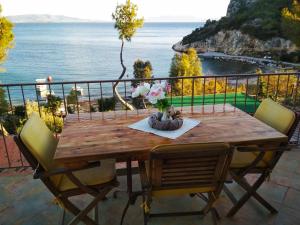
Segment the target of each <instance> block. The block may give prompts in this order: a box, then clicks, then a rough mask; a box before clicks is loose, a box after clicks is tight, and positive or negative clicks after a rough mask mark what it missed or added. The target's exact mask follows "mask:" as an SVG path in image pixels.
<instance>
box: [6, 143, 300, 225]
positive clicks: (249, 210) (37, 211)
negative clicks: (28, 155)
mask: <svg viewBox="0 0 300 225" xmlns="http://www.w3.org/2000/svg"><path fill="white" fill-rule="evenodd" d="M29 173H30V171H25V172H24V171H23V172H21V173H20V172H13V171H3V172H2V173H1V174H0V225H12V224H14V225H17V224H18V225H21V224H24V225H25V224H26V225H27V224H28V225H31V224H33V225H35V224H37V225H43V224H49V225H54V224H59V219H60V216H61V209H60V208H59V207H58V206H57V205H56V204H54V202H53V196H52V195H51V194H50V193H49V192H48V191H47V189H46V188H45V187H44V185H43V184H42V183H41V182H40V181H39V180H33V179H32V176H31V175H30V174H29ZM249 179H252V177H249ZM119 180H120V182H121V186H120V188H121V189H122V188H125V186H126V182H125V181H126V178H125V177H119ZM134 187H135V189H139V187H140V185H139V178H138V176H134ZM229 188H230V189H231V190H232V191H234V193H235V194H236V195H241V194H243V190H242V189H240V188H239V187H238V186H237V185H235V184H231V185H230V186H229ZM259 193H260V194H262V195H263V196H264V197H265V198H266V199H267V200H268V201H269V202H270V203H272V204H273V205H274V206H275V207H276V208H277V209H278V210H279V213H278V214H277V215H270V214H269V213H268V212H267V211H266V210H265V209H264V208H262V207H261V206H260V205H259V204H258V203H257V202H256V201H255V200H250V201H249V202H248V203H247V204H246V205H245V206H244V207H243V208H242V209H241V210H240V211H239V212H238V214H237V215H236V216H235V217H234V218H231V219H229V218H226V216H225V215H226V213H227V212H228V210H229V208H230V207H231V206H232V204H231V203H230V201H229V200H228V198H227V197H226V196H225V194H223V193H222V195H221V197H220V199H219V200H218V202H217V204H216V208H217V209H218V211H219V213H220V215H221V217H222V219H221V222H220V224H221V225H222V224H226V225H235V224H239V225H250V224H251V225H252V224H255V225H298V224H300V213H299V208H300V148H298V149H296V148H295V149H293V150H292V151H290V152H287V153H285V154H284V155H283V157H282V158H281V160H280V162H279V163H278V165H277V167H276V169H275V171H274V172H273V174H272V177H271V179H270V181H269V182H266V183H264V185H263V186H262V187H261V188H260V190H259ZM126 199H127V196H126V194H125V193H120V194H119V196H118V198H117V199H114V198H113V197H112V196H111V194H110V195H109V196H108V200H106V201H104V202H101V205H100V216H101V222H100V224H108V225H115V224H119V222H120V217H121V213H122V210H123V207H124V206H125V203H126ZM88 200H89V197H88V196H86V198H82V197H81V198H77V199H74V201H76V203H77V204H79V205H83V204H85V203H86V202H87V201H88ZM140 205H141V199H140V198H138V201H137V202H136V204H135V205H134V206H131V207H130V208H129V211H128V214H127V216H126V219H125V223H124V224H126V225H140V224H143V216H142V210H141V208H140ZM202 205H203V204H202V202H201V200H200V199H197V198H190V197H189V196H185V197H176V198H163V199H154V201H153V205H152V209H153V211H154V212H155V211H156V212H157V211H160V212H162V211H176V210H199V209H200V208H201V206H202ZM70 218H71V216H70V215H68V217H67V219H70ZM151 224H153V225H196V224H205V225H210V224H212V220H211V216H209V215H208V216H206V217H204V218H202V217H200V216H189V217H178V218H174V217H171V218H153V219H152V218H151V220H150V222H149V225H151Z"/></svg>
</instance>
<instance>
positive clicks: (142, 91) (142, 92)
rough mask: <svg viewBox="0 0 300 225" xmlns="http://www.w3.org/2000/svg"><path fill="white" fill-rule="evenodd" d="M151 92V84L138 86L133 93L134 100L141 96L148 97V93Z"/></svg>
mask: <svg viewBox="0 0 300 225" xmlns="http://www.w3.org/2000/svg"><path fill="white" fill-rule="evenodd" d="M149 91H150V84H148V83H144V84H141V85H140V86H138V87H137V88H136V89H134V90H133V92H132V95H131V96H132V98H136V97H139V96H146V95H147V93H148V92H149Z"/></svg>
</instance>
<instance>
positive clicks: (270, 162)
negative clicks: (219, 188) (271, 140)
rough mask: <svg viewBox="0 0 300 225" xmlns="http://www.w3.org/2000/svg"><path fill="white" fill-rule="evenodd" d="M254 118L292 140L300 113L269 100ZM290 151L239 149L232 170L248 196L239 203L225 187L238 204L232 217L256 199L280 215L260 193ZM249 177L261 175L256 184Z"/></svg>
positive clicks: (279, 147) (283, 148) (277, 147)
mask: <svg viewBox="0 0 300 225" xmlns="http://www.w3.org/2000/svg"><path fill="white" fill-rule="evenodd" d="M254 117H255V118H257V119H258V120H260V121H262V122H264V123H266V124H267V125H269V126H271V127H273V128H274V129H276V130H278V131H279V132H281V133H283V134H285V135H287V136H288V138H289V139H291V137H292V135H293V133H294V131H295V129H296V127H297V124H298V123H299V118H300V117H299V114H298V113H295V112H293V111H291V110H289V109H287V108H285V107H283V106H282V105H280V104H278V103H276V102H274V101H273V100H271V99H265V100H264V101H263V102H262V103H261V104H260V106H259V107H258V109H257V111H256V113H255V115H254ZM287 150H289V148H288V146H287V144H285V143H283V144H279V145H274V146H272V147H268V148H264V147H263V146H240V147H237V148H236V151H235V152H234V154H233V158H232V163H231V165H230V169H229V171H230V175H231V177H232V179H233V180H234V181H235V182H236V183H237V184H239V185H240V186H241V187H242V188H243V189H245V190H246V193H245V194H244V195H243V196H242V197H241V198H240V199H239V200H237V199H236V198H235V197H234V195H233V194H232V193H231V192H230V190H229V189H228V188H227V187H226V185H225V186H224V191H225V193H226V194H227V196H228V197H229V198H230V200H231V201H232V202H233V204H234V206H233V207H232V208H231V209H230V211H229V212H228V214H227V216H228V217H232V216H234V215H235V214H236V213H237V212H238V210H239V209H240V208H241V207H242V206H243V205H244V204H245V203H246V202H247V201H248V200H249V199H250V198H251V197H254V198H255V199H256V200H257V201H258V202H259V203H261V204H262V205H263V206H264V207H265V208H267V209H268V210H269V211H270V212H271V213H277V210H276V209H275V208H274V207H273V206H271V205H270V204H269V203H268V202H267V201H266V200H265V199H264V198H263V197H261V196H260V195H259V194H258V193H257V190H258V189H259V187H260V186H261V185H262V184H263V182H264V181H265V180H266V179H267V178H269V177H270V175H271V173H272V171H273V169H274V167H275V166H276V164H277V162H278V161H279V159H280V157H281V155H282V154H283V152H284V151H287ZM247 174H258V175H259V176H258V178H257V180H256V181H255V182H254V184H253V185H251V184H249V183H248V182H247V180H246V178H245V176H246V175H247Z"/></svg>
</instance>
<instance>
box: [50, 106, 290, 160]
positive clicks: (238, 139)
mask: <svg viewBox="0 0 300 225" xmlns="http://www.w3.org/2000/svg"><path fill="white" fill-rule="evenodd" d="M179 109H181V110H182V113H183V115H184V117H189V118H193V119H198V120H200V121H201V123H200V124H199V125H198V126H196V127H195V128H193V129H192V130H190V131H188V132H187V133H185V134H184V135H182V136H181V137H179V138H177V139H176V140H171V139H168V138H163V137H159V136H156V135H154V134H149V133H145V132H142V131H137V130H134V129H130V128H128V125H130V124H132V123H135V122H137V121H139V120H141V119H143V118H145V117H146V116H148V115H149V114H150V113H151V110H150V111H148V110H142V111H139V113H138V114H137V112H131V111H127V112H126V111H117V112H106V113H98V114H83V115H81V116H80V117H79V118H78V117H77V116H76V115H69V116H68V117H67V119H66V122H65V126H64V128H63V131H62V134H61V137H60V141H59V143H58V147H57V150H56V153H55V156H54V159H55V160H57V161H59V162H61V163H64V164H73V163H80V162H84V161H90V160H92V161H94V160H100V159H105V158H116V159H119V160H121V161H122V160H124V161H125V160H127V159H128V158H130V159H145V158H147V156H148V153H149V151H150V150H151V149H152V148H153V147H155V146H157V145H161V144H179V143H180V144H183V143H193V142H228V143H231V144H234V145H250V144H261V145H269V144H273V143H275V144H277V143H282V142H287V137H286V136H285V135H283V134H281V133H279V132H277V131H276V130H274V129H273V128H271V127H269V126H267V125H266V124H264V123H262V122H260V121H259V120H257V119H255V118H253V117H252V116H250V115H248V114H247V113H245V112H243V111H241V110H239V109H237V108H235V107H233V106H231V105H215V106H198V107H192V108H191V107H183V108H179Z"/></svg>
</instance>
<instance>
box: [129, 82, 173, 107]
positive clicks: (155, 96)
mask: <svg viewBox="0 0 300 225" xmlns="http://www.w3.org/2000/svg"><path fill="white" fill-rule="evenodd" d="M170 90H171V86H170V84H168V83H167V82H165V81H162V82H157V83H154V84H153V85H152V86H151V85H150V84H149V83H142V84H141V85H139V86H137V87H136V88H134V89H133V91H132V97H133V98H136V97H139V96H142V97H143V98H146V99H147V100H148V101H149V102H150V103H151V104H153V105H155V106H156V107H157V108H158V110H159V111H160V112H163V111H165V110H166V109H167V108H168V107H170V106H171V105H170V103H169V102H168V99H167V98H166V97H167V94H168V93H169V92H170Z"/></svg>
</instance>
